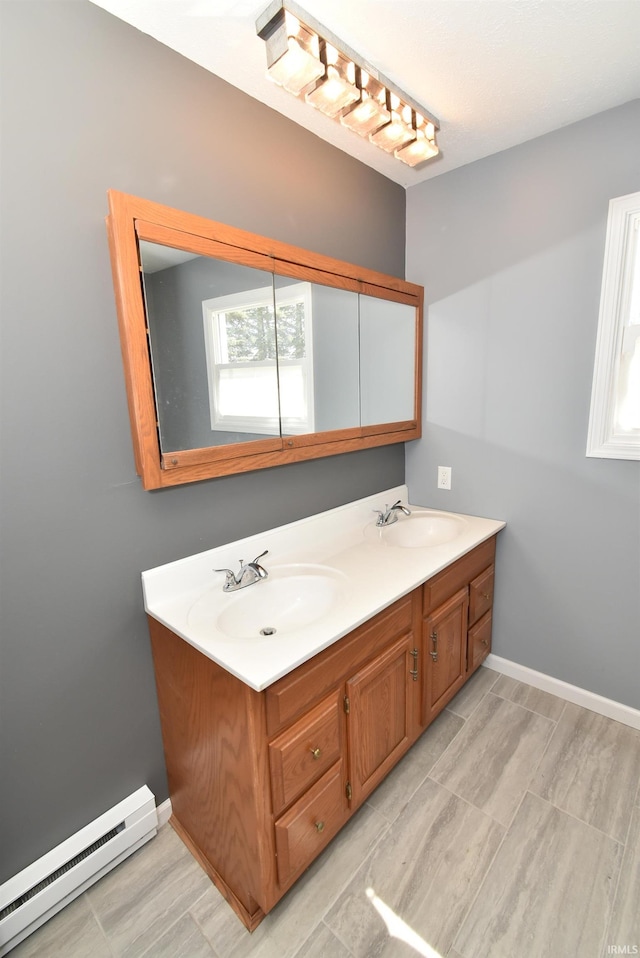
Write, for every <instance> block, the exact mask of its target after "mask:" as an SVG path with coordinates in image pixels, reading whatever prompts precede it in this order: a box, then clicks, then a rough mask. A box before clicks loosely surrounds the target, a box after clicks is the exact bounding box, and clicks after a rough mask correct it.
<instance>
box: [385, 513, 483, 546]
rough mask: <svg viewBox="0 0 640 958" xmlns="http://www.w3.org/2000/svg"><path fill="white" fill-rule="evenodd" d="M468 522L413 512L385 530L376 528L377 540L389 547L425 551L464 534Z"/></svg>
mask: <svg viewBox="0 0 640 958" xmlns="http://www.w3.org/2000/svg"><path fill="white" fill-rule="evenodd" d="M466 524H467V523H466V521H465V520H464V519H462V518H461V517H460V516H453V515H450V514H449V513H446V512H435V511H423V512H416V511H414V512H412V513H411V515H410V516H401V517H400V518H399V519H398V521H397V522H394V523H393V524H392V525H390V526H386V527H385V528H379V527H376V526H374V527H373V528H374V529H375V532H376V533H377V538H378V539H379V540H380V541H381V542H384V543H386V545H389V546H399V547H400V548H403V549H425V548H429V547H433V546H441V545H445V543H447V542H451V541H452V539H455V538H457V537H458V536H459V535H461V533H462V532H464V529H465V527H466Z"/></svg>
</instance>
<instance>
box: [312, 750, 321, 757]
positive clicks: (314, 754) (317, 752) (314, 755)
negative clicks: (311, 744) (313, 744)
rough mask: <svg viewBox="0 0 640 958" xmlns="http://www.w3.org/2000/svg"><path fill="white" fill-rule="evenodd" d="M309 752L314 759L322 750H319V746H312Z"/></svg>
mask: <svg viewBox="0 0 640 958" xmlns="http://www.w3.org/2000/svg"><path fill="white" fill-rule="evenodd" d="M311 754H312V755H313V757H314V758H315V759H319V758H320V756H321V755H322V752H321V751H320V749H319V748H312V749H311Z"/></svg>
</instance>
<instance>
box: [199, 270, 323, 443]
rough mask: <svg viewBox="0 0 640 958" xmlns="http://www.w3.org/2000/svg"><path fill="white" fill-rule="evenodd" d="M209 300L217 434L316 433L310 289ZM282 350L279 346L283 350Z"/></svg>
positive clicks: (294, 287)
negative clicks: (274, 314)
mask: <svg viewBox="0 0 640 958" xmlns="http://www.w3.org/2000/svg"><path fill="white" fill-rule="evenodd" d="M273 295H274V294H273V289H272V288H271V287H270V286H268V287H266V288H264V289H250V290H246V291H245V292H243V293H233V294H231V295H229V296H219V297H217V298H216V299H208V300H205V301H204V302H203V304H202V310H203V315H204V334H205V347H206V354H207V373H208V377H209V406H210V411H211V428H212V429H214V430H226V431H232V432H253V433H260V434H266V435H274V434H275V435H279V434H280V423H281V422H282V432H283V433H293V434H297V433H305V432H313V375H312V369H313V364H312V355H311V342H312V340H311V287H310V284H309V283H295V284H293V285H291V286H285V287H282V288H281V289H278V290H276V294H275V295H276V304H277V305H276V321H275V323H274V318H273ZM276 343H277V345H276Z"/></svg>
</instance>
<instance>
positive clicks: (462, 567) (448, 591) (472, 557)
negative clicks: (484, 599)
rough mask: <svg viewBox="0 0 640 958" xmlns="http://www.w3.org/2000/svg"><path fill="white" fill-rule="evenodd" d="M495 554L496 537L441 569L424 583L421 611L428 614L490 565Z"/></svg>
mask: <svg viewBox="0 0 640 958" xmlns="http://www.w3.org/2000/svg"><path fill="white" fill-rule="evenodd" d="M495 554H496V537H495V536H493V537H492V538H491V539H487V541H486V542H482V543H481V544H480V545H479V546H477V547H476V548H475V549H473V550H472V551H471V552H468V553H467V554H466V555H465V556H462V558H461V559H458V560H457V561H456V562H454V563H453V564H452V565H450V566H448V567H447V568H446V569H443V570H442V572H439V573H438V574H437V575H434V577H433V578H432V579H428V580H427V582H425V584H424V599H423V603H424V605H423V611H424V614H425V615H428V614H429V613H430V612H432V611H433V610H434V609H437V608H438V606H439V605H442V603H443V602H446V601H447V599H449V598H451V596H452V595H455V593H456V592H457V591H458V589H462V588H464V587H465V586H467V585H468V584H469V582H471V580H472V579H473V578H474V576H477V575H480V573H481V572H482V571H483V570H484V569H486V568H487V566H489V565H491V564H492V563H493V561H494V558H495Z"/></svg>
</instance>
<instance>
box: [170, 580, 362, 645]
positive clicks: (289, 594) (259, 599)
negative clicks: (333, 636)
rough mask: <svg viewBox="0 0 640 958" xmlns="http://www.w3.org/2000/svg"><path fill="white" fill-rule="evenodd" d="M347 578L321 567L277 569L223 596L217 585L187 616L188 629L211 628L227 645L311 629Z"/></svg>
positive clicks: (332, 605) (342, 592)
mask: <svg viewBox="0 0 640 958" xmlns="http://www.w3.org/2000/svg"><path fill="white" fill-rule="evenodd" d="M345 583H346V578H345V576H343V575H342V573H339V572H336V571H335V570H333V569H329V568H327V567H326V566H314V565H292V566H280V567H279V568H276V569H274V570H271V571H270V572H269V578H268V579H265V580H263V581H262V582H258V583H256V584H255V585H251V586H248V587H247V588H246V589H239V590H238V591H237V592H234V593H231V594H225V593H223V592H222V584H220V587H219V588H218V589H216V590H214V591H212V590H209V591H208V592H207V593H206V594H205V595H204V596H201V597H200V599H198V600H197V601H196V602H195V603H194V604H193V606H192V607H191V610H190V612H189V623H190V624H191V625H209V626H211V625H213V626H214V627H215V628H216V630H217V631H218V632H221V633H222V634H223V635H226V636H228V637H229V638H232V639H253V638H258V639H259V638H263V637H264V636H271V635H274V636H282V635H286V634H287V633H291V632H293V631H295V630H298V629H303V628H305V626H308V625H312V624H313V623H314V622H317V621H318V620H319V619H321V618H323V617H324V616H325V615H327V614H328V613H329V612H331V611H332V610H333V609H335V608H336V607H337V606H338V605H339V604H340V603H341V602H342V601H343V599H344V598H345V596H346V594H347V592H346V588H345Z"/></svg>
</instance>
